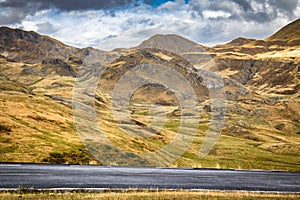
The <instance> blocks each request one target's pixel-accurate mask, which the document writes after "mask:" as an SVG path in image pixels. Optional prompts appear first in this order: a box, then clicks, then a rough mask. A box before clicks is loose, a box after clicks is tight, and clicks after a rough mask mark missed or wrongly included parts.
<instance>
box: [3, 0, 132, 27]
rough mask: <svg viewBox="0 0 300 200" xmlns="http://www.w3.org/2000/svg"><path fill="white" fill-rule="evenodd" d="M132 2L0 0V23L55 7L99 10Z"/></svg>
mask: <svg viewBox="0 0 300 200" xmlns="http://www.w3.org/2000/svg"><path fill="white" fill-rule="evenodd" d="M131 3H132V4H134V3H135V0H110V1H107V0H85V1H82V0H48V1H44V0H5V1H1V2H0V9H1V10H2V11H1V13H0V23H1V24H2V25H7V24H13V23H19V22H21V21H22V20H23V19H24V18H25V17H26V16H28V15H32V14H34V13H36V12H38V11H40V10H45V9H49V8H56V9H58V10H61V11H72V10H99V9H108V8H114V7H119V6H123V5H127V4H131Z"/></svg>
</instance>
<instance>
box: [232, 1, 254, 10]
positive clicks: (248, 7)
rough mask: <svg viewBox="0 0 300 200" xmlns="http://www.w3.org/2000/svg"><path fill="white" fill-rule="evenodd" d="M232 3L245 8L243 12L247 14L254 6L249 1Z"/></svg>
mask: <svg viewBox="0 0 300 200" xmlns="http://www.w3.org/2000/svg"><path fill="white" fill-rule="evenodd" d="M231 1H233V2H234V3H236V4H238V5H240V6H241V7H242V8H243V10H244V11H246V12H247V11H252V10H253V8H252V6H251V5H250V3H249V2H248V1H247V0H231Z"/></svg>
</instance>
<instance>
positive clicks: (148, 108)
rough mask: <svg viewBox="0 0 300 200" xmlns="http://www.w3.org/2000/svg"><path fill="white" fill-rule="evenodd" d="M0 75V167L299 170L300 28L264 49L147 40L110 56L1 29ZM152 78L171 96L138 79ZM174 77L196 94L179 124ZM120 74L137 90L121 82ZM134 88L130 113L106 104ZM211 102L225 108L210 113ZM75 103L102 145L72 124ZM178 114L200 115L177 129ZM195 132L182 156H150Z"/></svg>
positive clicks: (244, 42) (253, 44)
mask: <svg viewBox="0 0 300 200" xmlns="http://www.w3.org/2000/svg"><path fill="white" fill-rule="evenodd" d="M137 66H139V67H140V68H139V69H141V71H137V70H136V67H137ZM164 67H165V68H164ZM0 69H1V70H0V109H1V112H0V144H1V145H0V161H1V162H43V163H72V164H105V165H135V166H150V165H155V166H168V167H197V168H198V167H216V168H239V169H269V170H270V169H271V170H288V171H299V170H300V120H299V119H300V98H299V97H300V81H299V79H300V19H298V20H296V21H294V22H292V23H290V24H288V25H287V26H285V27H283V28H282V29H281V30H279V31H278V32H277V33H275V34H274V35H272V36H270V37H268V38H266V39H264V40H257V39H250V38H237V39H234V40H232V41H231V42H229V43H226V44H220V45H216V46H212V47H208V46H204V45H201V44H197V43H196V42H193V41H190V40H188V39H186V38H183V37H181V36H179V35H154V36H152V37H151V38H149V39H147V40H145V41H144V42H142V43H141V44H140V45H139V46H136V47H132V48H118V49H114V50H112V51H101V50H98V49H94V48H92V47H87V48H82V49H80V48H76V47H72V46H68V45H65V44H63V43H62V42H60V41H58V40H55V39H53V38H51V37H48V36H44V35H40V34H38V33H35V32H28V31H23V30H20V29H12V28H8V27H0ZM82 69H84V71H82ZM150 69H151V70H152V72H151V73H152V74H154V75H155V76H154V77H155V78H156V77H158V74H164V75H165V76H166V77H163V78H160V81H161V82H164V81H165V82H166V83H170V84H171V85H172V86H173V87H174V88H177V89H178V91H177V92H174V91H173V90H172V89H170V88H168V87H167V86H166V85H163V84H161V85H160V84H156V83H155V82H151V81H149V77H147V76H146V75H145V74H144V73H145V72H146V71H147V70H148V71H149V70H150ZM151 70H150V71H151ZM168 70H169V71H168ZM172 70H173V71H172ZM149 73H150V72H149ZM177 73H179V74H180V75H178V76H179V77H181V79H180V80H184V82H188V83H189V85H190V86H191V88H192V90H191V91H193V92H194V93H195V97H197V105H195V108H197V109H196V110H199V112H198V113H196V114H195V113H193V112H192V111H191V112H190V111H187V112H186V113H185V114H186V115H185V116H182V115H181V114H182V112H183V110H184V108H183V107H182V106H181V105H180V104H181V103H182V102H181V101H182V100H181V99H180V98H178V97H179V96H182V98H183V99H185V100H184V101H186V102H185V103H186V104H189V103H190V101H192V98H189V97H185V96H186V95H187V94H186V92H187V90H188V89H187V86H186V85H184V84H181V82H180V80H179V79H178V80H177V79H176V77H175V78H168V76H169V77H174V76H176V74H177ZM100 75H101V76H100ZM134 75H138V76H134ZM126 77H133V79H131V80H135V82H134V81H133V82H134V83H136V84H140V83H145V84H142V85H139V86H136V85H131V84H122V80H123V81H124V80H126ZM87 78H89V79H90V80H91V81H90V82H89V81H86V79H87ZM172 79H173V81H172ZM78 81H79V82H78ZM95 82H96V83H95ZM83 83H84V84H83ZM81 84H83V85H84V86H86V87H87V88H81V87H80V86H81ZM91 85H93V86H91ZM135 86H136V88H133V89H134V90H133V91H131V92H132V94H131V96H130V98H129V101H130V102H129V103H128V105H127V104H126V106H128V107H123V106H124V105H113V99H114V98H124V100H126V98H125V97H126V95H124V96H118V95H119V94H118V93H117V92H116V91H117V90H118V89H119V90H120V91H126V90H129V88H130V87H135ZM74 88H75V89H74ZM131 89H132V88H131ZM78 93H80V94H81V95H83V96H78V95H77V94H78ZM216 93H220V96H219V97H218V98H220V99H221V100H222V101H223V103H224V106H218V105H219V104H217V105H216V104H213V101H212V100H211V99H213V98H214V95H215V94H216ZM76 95H77V96H76ZM114 95H116V97H114ZM74 96H75V97H74ZM76 98H77V99H76ZM74 102H75V103H78V102H79V103H80V104H81V105H83V106H84V109H83V110H82V111H84V112H87V111H89V110H92V111H95V116H96V117H95V118H96V120H95V122H96V123H98V125H99V126H100V127H101V130H102V132H103V133H104V135H105V136H106V137H107V138H108V139H109V140H110V141H111V143H107V141H105V140H103V141H102V140H99V138H98V139H97V137H96V136H95V137H94V138H91V137H90V136H91V133H94V132H95V130H92V129H93V124H90V123H89V122H88V120H87V119H84V120H83V121H81V118H80V117H79V118H77V117H76V113H75V114H74V106H75V107H76V105H77V104H76V105H74ZM112 107H114V108H112ZM75 111H76V109H75ZM128 113H129V114H128ZM216 113H217V114H218V115H219V114H220V113H221V115H222V116H221V118H220V119H221V120H219V121H222V120H223V119H224V125H223V126H222V127H221V128H220V135H219V136H217V137H216V138H215V140H214V142H216V144H215V146H214V147H213V148H212V149H210V151H209V152H208V155H207V156H205V157H201V156H200V157H199V151H201V150H200V149H201V145H202V144H203V143H205V138H206V136H207V133H208V132H209V130H211V129H212V127H211V125H212V118H214V117H216V116H217V115H216ZM74 115H75V117H74ZM182 117H184V119H187V121H188V120H190V121H191V122H194V120H195V119H196V117H199V120H198V121H199V124H194V123H188V124H181V123H180V122H181V118H182ZM217 117H218V116H217ZM219 117H220V116H219ZM162 120H164V123H161V121H162ZM82 124H84V125H82ZM213 125H214V124H213ZM84 128H85V129H84ZM79 129H81V130H79ZM195 129H196V130H197V131H196V134H195V137H194V138H192V139H191V142H190V144H189V145H188V146H187V147H186V149H184V148H183V147H180V145H181V140H178V141H177V143H178V144H177V143H176V146H174V151H167V152H162V153H161V154H159V155H158V154H151V153H153V152H155V151H157V150H159V149H162V148H163V147H164V146H166V145H167V144H168V143H170V142H172V141H173V140H174V138H177V135H178V134H179V135H181V136H182V138H185V139H182V143H184V142H183V141H185V140H188V139H187V138H189V136H188V135H189V133H190V132H192V131H193V130H195ZM82 130H84V131H83V132H82ZM179 130H180V131H179ZM128 133H132V135H131V134H128ZM95 138H96V139H95ZM183 146H184V145H183ZM95 147H96V148H95ZM177 148H178V149H179V150H182V149H184V150H183V151H182V154H180V155H179V154H178V153H176V152H177ZM181 148H182V149H181ZM144 154H151V155H152V156H149V157H143V156H142V155H144ZM112 157H113V158H112Z"/></svg>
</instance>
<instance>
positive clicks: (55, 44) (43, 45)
mask: <svg viewBox="0 0 300 200" xmlns="http://www.w3.org/2000/svg"><path fill="white" fill-rule="evenodd" d="M76 50H77V48H74V47H71V46H67V45H65V44H63V43H61V42H59V41H57V40H55V39H53V38H50V37H48V36H42V35H40V34H38V33H35V32H32V31H30V32H28V31H23V30H20V29H11V28H8V27H0V52H1V54H2V55H4V56H5V57H6V58H8V59H11V60H14V61H23V62H31V63H33V62H39V61H41V60H42V59H45V58H48V57H49V58H53V57H55V58H57V59H66V58H68V57H69V56H70V55H71V54H72V53H74V52H75V51H76Z"/></svg>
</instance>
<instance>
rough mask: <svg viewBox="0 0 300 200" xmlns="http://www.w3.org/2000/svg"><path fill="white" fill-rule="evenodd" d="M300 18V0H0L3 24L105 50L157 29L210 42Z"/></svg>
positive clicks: (258, 34) (262, 33) (260, 32)
mask: <svg viewBox="0 0 300 200" xmlns="http://www.w3.org/2000/svg"><path fill="white" fill-rule="evenodd" d="M299 17H300V2H299V0H189V1H187V0H174V1H168V0H110V1H107V0H85V1H82V0H47V1H44V0H0V25H3V26H9V27H16V28H21V29H25V30H32V31H36V32H38V33H41V34H45V35H49V36H51V37H54V38H56V39H59V40H61V41H62V42H64V43H66V44H69V45H73V46H77V47H86V46H93V47H95V48H98V49H103V50H111V49H114V48H118V47H132V46H136V45H138V44H139V43H141V42H142V41H143V40H145V39H147V38H149V37H151V36H152V35H154V34H170V33H174V34H178V35H181V36H184V37H186V38H188V39H190V40H193V41H195V42H198V43H201V44H204V45H208V46H210V45H215V44H219V43H225V42H228V41H230V40H232V39H234V38H236V37H240V36H242V37H251V38H258V39H263V38H265V37H268V36H269V35H271V34H273V33H274V32H275V31H277V30H278V29H279V28H281V27H283V26H284V25H286V24H287V23H289V22H291V21H293V20H295V19H297V18H299Z"/></svg>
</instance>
